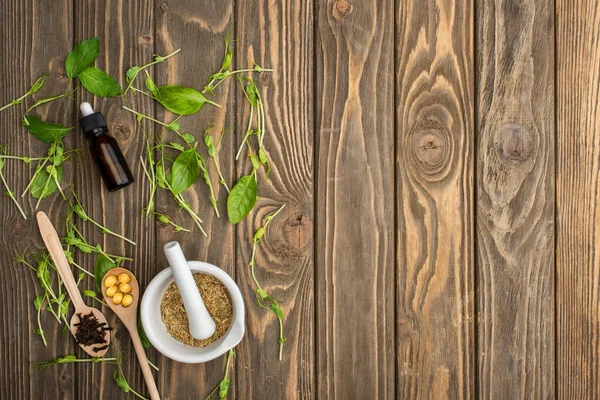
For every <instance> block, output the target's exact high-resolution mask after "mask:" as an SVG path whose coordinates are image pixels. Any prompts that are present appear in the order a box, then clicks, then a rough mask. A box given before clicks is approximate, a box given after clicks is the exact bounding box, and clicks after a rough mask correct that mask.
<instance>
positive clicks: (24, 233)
mask: <svg viewBox="0 0 600 400" xmlns="http://www.w3.org/2000/svg"><path fill="white" fill-rule="evenodd" d="M10 233H11V234H12V237H13V239H14V238H23V239H25V238H29V237H31V225H30V224H28V223H27V221H25V220H23V219H22V218H19V217H15V218H14V221H12V223H11V225H10Z"/></svg>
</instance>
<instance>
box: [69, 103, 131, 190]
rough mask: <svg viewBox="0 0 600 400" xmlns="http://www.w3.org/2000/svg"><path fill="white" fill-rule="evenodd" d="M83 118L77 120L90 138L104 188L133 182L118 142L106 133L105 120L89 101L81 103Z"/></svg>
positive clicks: (112, 187) (115, 187)
mask: <svg viewBox="0 0 600 400" xmlns="http://www.w3.org/2000/svg"><path fill="white" fill-rule="evenodd" d="M81 112H82V114H83V118H81V120H80V121H79V123H80V125H81V129H83V133H84V134H85V136H86V138H88V139H89V140H90V142H91V143H90V152H91V153H92V157H93V158H94V161H95V162H96V165H97V166H98V169H99V170H100V174H101V175H102V179H103V181H104V184H105V185H106V188H107V189H108V190H109V191H111V192H113V191H115V190H118V189H122V188H124V187H125V186H127V185H130V184H132V183H133V175H132V174H131V171H130V170H129V167H128V166H127V162H126V161H125V157H123V153H121V149H119V144H118V143H117V141H116V140H115V138H113V137H112V136H109V135H108V127H107V126H106V120H105V119H104V117H103V116H102V114H101V113H99V112H94V110H93V109H92V106H91V105H90V104H89V103H82V104H81Z"/></svg>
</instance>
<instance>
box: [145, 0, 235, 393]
mask: <svg viewBox="0 0 600 400" xmlns="http://www.w3.org/2000/svg"><path fill="white" fill-rule="evenodd" d="M154 12H155V21H156V36H155V38H154V40H155V51H156V53H158V54H161V55H166V54H169V53H172V52H173V51H175V50H177V49H182V50H181V52H180V53H179V54H178V55H177V56H176V58H174V59H172V60H171V61H169V62H167V63H164V64H161V65H159V66H158V67H157V69H156V70H157V71H158V72H157V74H156V76H155V78H156V83H157V84H158V85H167V84H169V85H174V84H180V85H185V86H191V87H196V88H200V89H201V88H202V87H203V86H204V84H205V82H206V80H207V79H208V75H209V73H211V72H212V71H217V70H218V69H219V67H220V66H221V61H222V59H223V52H224V38H225V36H226V34H227V31H228V29H231V27H232V24H233V16H234V9H233V1H222V2H213V1H210V0H203V1H199V2H190V1H183V0H176V1H157V2H156V5H155V10H154ZM234 34H235V33H234V32H232V35H234ZM234 87H235V84H234V82H229V83H227V84H223V85H221V86H220V87H219V88H218V89H217V90H216V92H215V96H213V98H212V99H213V100H214V101H216V102H217V103H220V104H223V106H224V108H223V109H218V108H215V107H211V106H206V107H204V108H203V109H202V112H201V113H198V114H196V115H193V116H190V117H186V118H185V119H183V120H182V122H181V129H182V132H190V133H192V134H193V135H194V136H195V137H196V138H197V139H198V140H199V142H200V145H199V146H203V145H202V143H203V142H204V141H203V134H204V130H205V129H206V128H208V127H209V126H210V125H213V126H214V128H213V129H212V130H211V131H210V133H211V134H212V135H213V136H214V138H215V142H216V141H217V139H218V137H219V135H220V134H221V131H222V130H225V132H226V136H225V137H224V138H223V140H222V141H221V146H220V148H219V156H220V158H221V160H227V161H223V162H221V165H222V171H223V174H224V176H225V179H226V180H227V182H228V183H229V185H230V186H231V184H232V182H233V174H234V165H233V164H232V163H231V161H230V160H233V158H234V153H233V146H234V143H235V141H234V139H235V136H234V135H233V134H232V127H233V126H232V124H233V115H234V113H233V109H232V107H233V102H232V101H231V92H232V91H231V90H230V89H232V88H234ZM161 110H163V109H162V107H160V106H157V107H156V112H157V115H161V114H162V111H161ZM173 118H174V116H173V115H172V114H170V113H165V114H164V115H163V118H161V119H162V120H164V121H165V122H167V121H169V122H170V121H172V120H173ZM149 128H151V129H152V128H154V129H155V130H154V132H155V133H156V134H160V135H162V136H163V137H166V138H169V140H175V139H176V136H175V135H174V134H173V133H172V132H167V131H165V130H162V131H161V130H160V129H156V125H154V126H152V125H149ZM200 152H201V153H202V154H204V155H205V157H206V160H207V162H209V161H210V159H209V158H208V156H207V154H206V151H204V149H201V150H200ZM213 172H215V171H214V170H213ZM211 178H212V182H213V185H214V190H215V195H216V196H217V198H218V199H219V202H218V203H219V204H218V207H219V209H220V213H221V218H217V217H216V215H215V213H214V211H213V208H212V207H211V204H210V202H209V195H210V191H209V189H208V186H207V185H206V184H205V182H204V181H203V180H202V179H200V180H199V181H198V182H197V183H196V184H195V185H194V186H193V187H192V188H191V189H188V190H186V191H185V192H184V194H183V195H184V197H185V199H186V201H188V202H189V203H190V204H191V205H192V208H193V209H194V211H196V212H197V214H198V215H199V216H200V218H202V219H203V220H204V224H203V225H204V229H205V230H206V231H207V232H208V233H209V237H208V238H205V237H204V236H202V234H201V233H200V231H199V229H198V228H197V227H195V226H194V225H192V224H191V219H190V218H189V216H188V215H187V213H186V212H185V211H179V207H178V206H177V204H176V203H175V202H174V200H173V198H172V196H171V195H170V194H168V193H166V192H164V191H159V193H158V201H157V207H158V210H159V211H161V212H164V213H166V214H167V215H171V216H173V218H174V219H176V220H178V221H179V222H181V223H184V224H185V225H186V227H188V228H192V229H193V234H187V233H186V232H181V233H177V234H173V233H172V228H171V227H168V226H160V227H159V229H158V231H157V242H156V261H157V265H156V267H155V268H156V271H159V270H161V269H163V268H165V267H166V266H167V261H166V258H165V256H164V252H163V246H164V244H165V243H167V242H169V241H171V240H177V241H179V242H180V243H181V246H182V247H183V248H184V249H185V251H186V257H187V258H188V260H203V261H207V262H209V263H212V264H214V265H218V266H219V267H221V268H222V269H223V270H225V271H227V272H228V273H229V274H230V275H232V276H235V256H234V249H235V236H234V228H233V227H232V226H231V224H229V222H228V221H227V213H226V199H227V193H226V192H225V189H224V188H223V186H220V185H218V176H217V174H216V173H215V174H213V175H212V176H211ZM161 360H162V362H161V363H162V368H161V372H160V375H159V382H160V384H159V389H160V392H161V393H162V395H163V396H165V397H168V398H172V399H188V398H198V397H202V396H203V395H204V394H208V393H209V392H210V391H211V390H212V389H213V388H214V387H215V386H216V385H217V384H218V383H219V381H220V380H221V379H222V378H223V372H224V367H225V359H224V358H218V359H216V360H213V361H211V362H208V363H205V364H201V365H190V364H182V363H178V362H173V361H170V360H169V359H167V358H165V357H161ZM234 365H235V366H237V365H238V362H235V363H234ZM234 376H235V374H232V379H233V377H234Z"/></svg>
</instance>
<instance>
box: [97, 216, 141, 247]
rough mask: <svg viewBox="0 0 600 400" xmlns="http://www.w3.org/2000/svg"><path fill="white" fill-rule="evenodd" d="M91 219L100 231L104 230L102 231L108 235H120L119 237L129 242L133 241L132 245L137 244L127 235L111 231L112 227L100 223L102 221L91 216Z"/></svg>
mask: <svg viewBox="0 0 600 400" xmlns="http://www.w3.org/2000/svg"><path fill="white" fill-rule="evenodd" d="M89 221H90V222H91V223H92V224H94V225H96V227H98V229H100V232H102V233H106V234H108V235H112V236H114V237H118V238H119V239H121V240H124V241H126V242H127V243H131V244H132V245H134V246H135V245H136V244H135V242H134V241H133V240H131V239H128V238H126V237H125V236H123V235H119V234H118V233H116V232H113V231H111V230H110V229H108V228H106V227H105V226H103V225H102V224H100V223H98V222H96V221H95V220H93V219H91V218H90V219H89Z"/></svg>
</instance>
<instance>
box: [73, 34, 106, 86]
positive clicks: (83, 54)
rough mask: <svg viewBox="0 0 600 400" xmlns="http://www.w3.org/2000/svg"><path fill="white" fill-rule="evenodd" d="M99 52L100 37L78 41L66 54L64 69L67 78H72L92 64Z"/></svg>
mask: <svg viewBox="0 0 600 400" xmlns="http://www.w3.org/2000/svg"><path fill="white" fill-rule="evenodd" d="M99 53H100V39H99V38H98V37H95V38H91V39H87V40H84V41H81V42H79V43H78V44H77V45H76V46H75V48H74V49H73V50H72V51H71V52H70V53H69V54H68V55H67V59H66V60H65V70H66V71H67V76H68V77H69V79H73V78H75V77H77V76H79V74H80V73H81V72H83V71H84V70H85V69H86V68H88V67H89V66H91V65H92V64H94V61H96V57H98V54H99Z"/></svg>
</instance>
